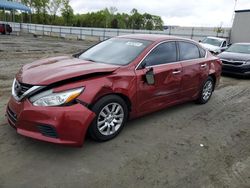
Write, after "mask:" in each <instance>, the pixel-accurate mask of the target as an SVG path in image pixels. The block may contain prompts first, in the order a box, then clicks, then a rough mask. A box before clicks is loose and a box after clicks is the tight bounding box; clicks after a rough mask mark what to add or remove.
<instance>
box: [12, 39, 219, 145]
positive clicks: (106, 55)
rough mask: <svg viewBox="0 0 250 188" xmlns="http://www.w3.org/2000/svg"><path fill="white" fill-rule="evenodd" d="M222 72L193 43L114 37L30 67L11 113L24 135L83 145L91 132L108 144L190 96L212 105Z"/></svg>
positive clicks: (16, 87)
mask: <svg viewBox="0 0 250 188" xmlns="http://www.w3.org/2000/svg"><path fill="white" fill-rule="evenodd" d="M220 74H221V61H220V60H219V59H218V58H217V57H215V56H213V55H211V54H210V53H209V52H208V51H206V50H205V49H204V48H202V47H201V46H200V45H199V44H198V43H196V42H194V41H192V40H188V39H183V38H178V37H170V36H165V35H127V36H120V37H115V38H111V39H109V40H106V41H103V42H101V43H99V44H97V45H95V46H94V47H91V48H90V49H88V50H87V51H85V52H82V53H79V54H75V55H73V56H61V57H54V58H48V59H42V60H38V61H35V62H33V63H31V64H27V65H25V66H23V67H22V68H21V69H20V71H19V72H18V73H17V75H16V78H15V80H14V82H13V87H12V96H11V99H10V101H9V103H8V107H7V118H8V121H9V124H10V125H11V126H12V127H14V128H15V129H16V130H17V132H18V133H19V134H21V135H24V136H27V137H32V138H35V139H38V140H42V141H47V142H53V143H58V144H64V145H72V146H81V145H82V144H83V142H84V138H85V135H86V133H87V132H88V133H89V135H90V136H91V137H92V138H93V139H95V140H97V141H107V140H110V139H112V138H114V137H115V136H116V135H118V134H119V133H120V132H121V130H122V128H123V127H124V124H125V122H126V121H127V120H128V119H132V118H136V117H139V116H142V115H145V114H149V113H151V112H154V111H157V110H160V109H163V108H166V107H169V106H173V105H176V104H179V103H183V102H186V101H196V102H198V103H201V104H205V103H206V102H208V100H209V99H210V97H211V95H212V92H213V91H214V88H215V86H216V85H218V83H219V79H220Z"/></svg>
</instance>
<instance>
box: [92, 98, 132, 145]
mask: <svg viewBox="0 0 250 188" xmlns="http://www.w3.org/2000/svg"><path fill="white" fill-rule="evenodd" d="M92 110H93V111H94V112H95V113H96V117H95V119H94V120H93V122H92V124H91V125H90V127H89V134H90V136H91V137H92V138H93V139H94V140H96V141H107V140H111V139H112V138H114V137H115V136H117V135H118V134H119V133H120V132H121V130H122V128H123V126H124V124H125V122H126V120H127V117H128V107H127V105H126V103H125V102H124V100H123V99H122V98H121V97H119V96H117V95H108V96H105V97H103V98H101V99H100V100H99V101H98V102H97V103H95V104H94V106H93V107H92Z"/></svg>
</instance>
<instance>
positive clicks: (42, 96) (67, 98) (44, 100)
mask: <svg viewBox="0 0 250 188" xmlns="http://www.w3.org/2000/svg"><path fill="white" fill-rule="evenodd" d="M83 90H84V88H83V87H82V88H78V89H72V90H68V91H64V92H60V93H54V92H53V90H52V89H51V90H47V91H44V92H42V93H39V94H37V95H35V96H33V97H31V98H30V102H32V103H33V105H34V106H59V105H62V104H67V103H69V102H71V101H72V100H74V99H75V98H77V97H78V96H79V95H80V94H81V93H82V91H83Z"/></svg>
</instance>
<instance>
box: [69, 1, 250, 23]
mask: <svg viewBox="0 0 250 188" xmlns="http://www.w3.org/2000/svg"><path fill="white" fill-rule="evenodd" d="M70 4H71V6H72V8H73V9H74V12H75V13H80V14H83V13H87V12H95V11H98V10H101V9H104V8H106V7H107V8H109V7H116V8H117V9H118V12H125V13H130V11H131V10H132V9H133V8H136V9H137V10H138V11H139V12H140V13H144V12H147V13H150V14H154V15H158V16H161V18H162V20H163V21H164V25H178V26H201V27H218V26H223V27H231V25H232V16H233V12H234V11H233V10H234V6H235V0H165V1H164V0H71V1H70ZM241 9H250V0H237V4H236V10H241Z"/></svg>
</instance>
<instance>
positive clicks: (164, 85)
mask: <svg viewBox="0 0 250 188" xmlns="http://www.w3.org/2000/svg"><path fill="white" fill-rule="evenodd" d="M142 67H144V68H139V69H138V70H135V72H136V76H137V110H138V115H143V114H146V113H150V112H152V111H156V110H159V109H162V108H164V107H166V106H168V105H171V104H174V103H176V102H178V101H179V99H180V88H181V80H182V66H181V64H180V63H179V62H177V48H176V42H173V41H172V42H164V43H161V44H160V45H158V46H157V47H155V48H154V49H153V50H152V51H151V52H150V53H149V55H147V57H146V58H145V59H144V60H143V62H142ZM151 67H152V68H153V72H154V84H152V85H150V84H148V83H147V82H146V80H145V75H146V72H147V71H148V70H149V69H150V68H151Z"/></svg>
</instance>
